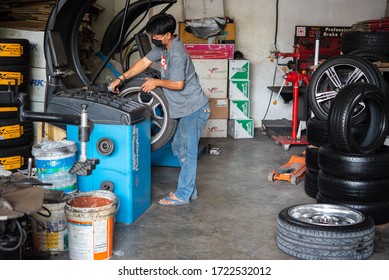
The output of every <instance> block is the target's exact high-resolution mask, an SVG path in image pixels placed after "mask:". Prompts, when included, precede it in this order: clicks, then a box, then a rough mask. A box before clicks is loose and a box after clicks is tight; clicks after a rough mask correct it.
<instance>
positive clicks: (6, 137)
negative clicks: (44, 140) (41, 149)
mask: <svg viewBox="0 0 389 280" xmlns="http://www.w3.org/2000/svg"><path fill="white" fill-rule="evenodd" d="M17 127H19V131H17V130H18V129H17ZM33 140H34V131H33V124H32V122H26V123H23V124H20V123H19V121H18V120H16V119H5V120H0V148H6V147H16V146H23V145H27V144H29V143H31V142H32V141H33Z"/></svg>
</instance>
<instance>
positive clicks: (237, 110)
mask: <svg viewBox="0 0 389 280" xmlns="http://www.w3.org/2000/svg"><path fill="white" fill-rule="evenodd" d="M249 117H250V100H230V119H248V118H249Z"/></svg>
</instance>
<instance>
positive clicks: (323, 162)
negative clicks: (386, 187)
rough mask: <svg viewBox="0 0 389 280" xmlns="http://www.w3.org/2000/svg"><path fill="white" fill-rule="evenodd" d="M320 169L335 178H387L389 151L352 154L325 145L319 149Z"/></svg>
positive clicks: (388, 172)
mask: <svg viewBox="0 0 389 280" xmlns="http://www.w3.org/2000/svg"><path fill="white" fill-rule="evenodd" d="M319 167H320V169H321V170H323V171H324V172H326V173H329V174H331V175H334V176H342V177H348V178H355V179H356V178H359V179H373V178H385V177H388V174H389V149H384V150H383V151H381V152H378V153H374V154H350V153H343V152H339V151H335V150H334V149H333V148H331V147H330V146H329V145H323V146H321V147H320V148H319Z"/></svg>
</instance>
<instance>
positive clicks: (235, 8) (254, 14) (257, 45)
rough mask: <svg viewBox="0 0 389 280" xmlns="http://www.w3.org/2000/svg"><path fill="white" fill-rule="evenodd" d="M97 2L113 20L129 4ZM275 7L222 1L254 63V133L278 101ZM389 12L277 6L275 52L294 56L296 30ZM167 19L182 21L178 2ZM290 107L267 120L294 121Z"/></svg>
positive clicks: (382, 4)
mask: <svg viewBox="0 0 389 280" xmlns="http://www.w3.org/2000/svg"><path fill="white" fill-rule="evenodd" d="M191 1H203V0H191ZM98 2H101V3H102V5H103V6H105V7H107V13H106V14H105V15H104V17H105V18H108V19H109V15H108V13H111V14H112V16H113V14H114V13H115V12H117V11H119V10H120V9H122V7H123V5H124V3H125V0H116V1H115V2H113V1H110V0H99V1H98ZM276 2H277V1H276V0H242V1H237V0H224V11H225V16H229V17H231V18H234V20H235V23H236V31H237V32H236V50H240V51H241V52H242V53H243V54H244V55H245V56H246V58H248V59H250V61H251V76H250V79H251V100H252V103H251V112H252V116H251V117H252V118H254V119H255V127H261V121H262V119H263V118H264V115H265V112H266V109H267V107H268V104H269V100H270V97H272V99H271V101H273V99H274V98H275V96H276V94H271V92H270V91H269V90H268V89H267V86H269V85H272V82H273V73H274V64H273V63H271V62H270V61H269V58H268V57H269V55H270V51H271V50H274V34H275V25H276ZM112 6H113V7H112ZM386 8H387V0H372V1H366V0H326V1H322V0H293V1H290V0H279V19H278V37H277V47H278V49H279V50H280V51H282V52H292V51H293V35H294V28H295V26H296V25H333V26H351V25H352V24H354V23H355V22H357V21H361V20H367V19H373V18H381V17H384V16H385V14H386ZM154 13H155V11H154ZM169 13H171V14H173V15H174V16H175V17H176V19H177V20H179V21H180V20H183V9H182V0H178V2H177V4H175V5H174V6H173V7H172V8H171V9H170V10H169ZM107 15H108V16H107ZM101 22H103V19H102V20H101ZM101 24H102V25H104V24H103V23H101ZM281 62H282V61H281ZM281 82H282V76H281V74H280V73H279V72H278V75H277V78H276V85H281ZM271 95H272V96H271ZM291 106H292V102H290V103H289V104H284V103H283V102H282V100H279V102H278V104H277V105H273V104H272V103H271V104H270V107H269V110H268V114H267V117H266V119H280V118H287V119H291V110H292V107H291Z"/></svg>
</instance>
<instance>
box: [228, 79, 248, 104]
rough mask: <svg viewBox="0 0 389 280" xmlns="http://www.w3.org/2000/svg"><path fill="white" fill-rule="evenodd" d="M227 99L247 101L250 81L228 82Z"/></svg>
mask: <svg viewBox="0 0 389 280" xmlns="http://www.w3.org/2000/svg"><path fill="white" fill-rule="evenodd" d="M228 98H230V99H232V100H249V99H250V81H249V80H229V83H228Z"/></svg>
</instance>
